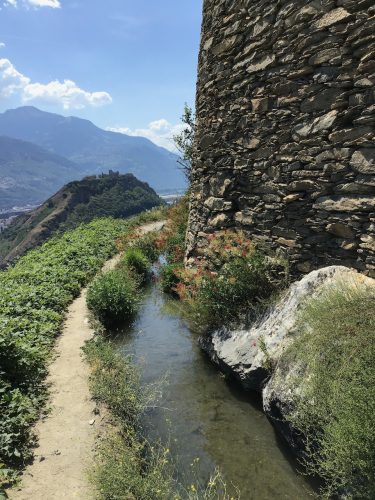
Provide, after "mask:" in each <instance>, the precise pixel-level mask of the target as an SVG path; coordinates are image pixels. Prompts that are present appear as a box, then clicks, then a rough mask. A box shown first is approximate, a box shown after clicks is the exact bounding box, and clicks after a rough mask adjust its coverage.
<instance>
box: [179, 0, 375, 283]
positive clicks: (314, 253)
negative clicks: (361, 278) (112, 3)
mask: <svg viewBox="0 0 375 500" xmlns="http://www.w3.org/2000/svg"><path fill="white" fill-rule="evenodd" d="M374 84H375V0H313V1H303V0H292V1H289V2H288V1H285V0H205V1H204V13H203V29H202V42H201V51H200V61H199V77H198V91H197V102H196V110H197V120H198V123H197V134H196V146H197V155H196V159H195V163H194V168H193V183H192V199H191V214H190V222H189V231H188V253H187V259H188V262H189V260H190V261H192V258H193V257H194V256H196V255H199V254H201V253H204V248H205V245H206V244H207V236H208V235H209V234H210V233H212V232H215V231H218V230H221V229H225V228H233V227H235V228H238V229H241V230H244V231H246V232H247V233H248V234H249V236H250V237H251V238H253V239H255V240H258V241H259V240H260V241H262V242H264V243H265V244H266V246H268V247H270V248H273V249H277V250H279V251H280V250H282V251H285V252H287V253H288V255H289V256H290V260H291V264H292V269H293V272H294V273H295V274H300V273H305V272H309V271H311V270H312V269H314V268H319V267H322V266H325V265H327V264H342V265H347V266H350V267H354V268H356V269H358V270H360V271H362V272H365V273H366V274H369V275H372V276H375V144H374V138H375V137H374V132H375V127H374V121H375V87H374Z"/></svg>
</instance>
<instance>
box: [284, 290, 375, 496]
mask: <svg viewBox="0 0 375 500" xmlns="http://www.w3.org/2000/svg"><path fill="white" fill-rule="evenodd" d="M298 327H299V335H298V336H297V338H296V340H295V341H294V343H293V345H292V346H291V348H290V349H289V351H288V352H287V353H286V354H285V356H284V360H283V362H284V363H287V364H288V365H291V364H297V365H298V366H301V367H302V369H301V371H300V375H298V376H297V377H296V379H295V380H293V381H292V383H293V385H296V386H298V387H301V388H302V393H301V396H300V397H299V398H298V399H297V401H296V407H295V409H294V411H293V412H292V414H291V415H290V419H291V422H292V424H293V426H294V427H295V428H296V429H298V431H299V432H301V433H302V435H303V436H304V437H305V444H306V457H305V460H304V463H305V465H306V467H307V471H308V472H311V473H317V474H319V475H320V476H321V477H322V478H323V479H324V480H325V486H324V488H323V491H322V496H324V497H327V498H331V497H336V495H340V494H341V495H343V494H345V498H358V499H359V498H360V499H368V500H370V499H373V498H375V432H374V430H375V292H374V288H368V287H367V286H365V285H361V286H357V287H355V286H353V285H342V286H341V287H339V288H337V287H336V288H329V289H328V290H327V291H326V292H325V293H324V294H323V295H322V296H320V297H319V298H316V299H314V300H310V301H309V302H308V303H307V304H306V307H305V308H304V310H303V311H302V313H301V316H300V319H299V323H298Z"/></svg>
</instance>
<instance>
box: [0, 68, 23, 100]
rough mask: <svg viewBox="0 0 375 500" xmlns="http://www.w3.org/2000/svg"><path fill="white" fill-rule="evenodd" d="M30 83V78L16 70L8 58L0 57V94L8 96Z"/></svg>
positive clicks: (21, 90) (20, 90)
mask: <svg viewBox="0 0 375 500" xmlns="http://www.w3.org/2000/svg"><path fill="white" fill-rule="evenodd" d="M29 84H30V78H27V77H26V76H24V75H23V74H22V73H20V72H19V71H17V70H16V68H15V67H14V66H13V64H12V63H11V62H10V61H9V59H0V96H2V97H10V96H11V95H13V94H15V93H16V92H21V93H22V92H23V89H24V88H25V87H27V85H29Z"/></svg>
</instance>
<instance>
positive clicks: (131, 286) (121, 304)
mask: <svg viewBox="0 0 375 500" xmlns="http://www.w3.org/2000/svg"><path fill="white" fill-rule="evenodd" d="M87 305H88V307H89V309H90V310H91V311H93V313H94V314H95V316H96V317H97V319H98V320H99V321H100V322H101V323H102V324H103V325H104V326H105V327H106V328H109V329H111V328H115V327H118V326H121V325H122V324H124V323H125V322H126V321H129V320H130V319H131V318H132V317H133V316H134V314H135V313H136V311H137V307H138V291H137V286H136V283H135V281H134V279H133V278H132V276H131V275H130V274H129V273H127V272H126V271H124V270H122V271H121V270H118V269H115V270H112V271H108V272H105V273H103V274H100V275H99V276H98V277H97V278H96V279H95V280H94V281H93V283H92V284H91V285H90V287H89V289H88V291H87Z"/></svg>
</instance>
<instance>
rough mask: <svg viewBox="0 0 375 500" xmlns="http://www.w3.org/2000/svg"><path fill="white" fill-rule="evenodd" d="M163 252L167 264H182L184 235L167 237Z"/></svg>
mask: <svg viewBox="0 0 375 500" xmlns="http://www.w3.org/2000/svg"><path fill="white" fill-rule="evenodd" d="M164 251H165V256H166V258H167V261H168V262H170V263H179V262H182V261H183V260H184V255H185V233H176V234H172V235H170V236H168V238H167V239H166V242H165V248H164Z"/></svg>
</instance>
